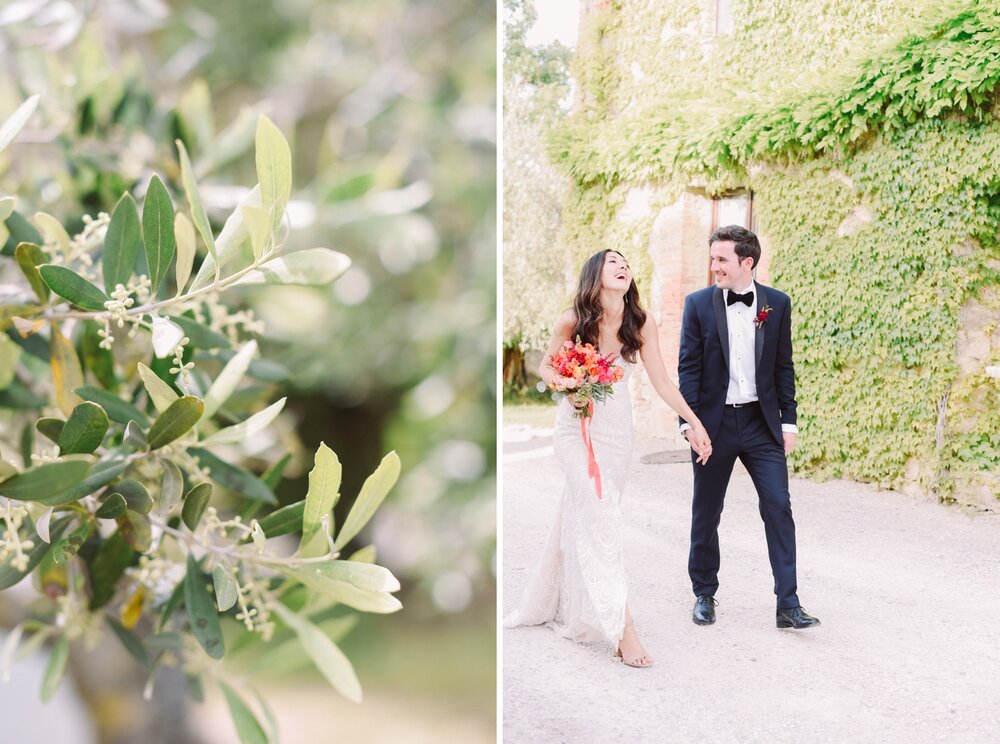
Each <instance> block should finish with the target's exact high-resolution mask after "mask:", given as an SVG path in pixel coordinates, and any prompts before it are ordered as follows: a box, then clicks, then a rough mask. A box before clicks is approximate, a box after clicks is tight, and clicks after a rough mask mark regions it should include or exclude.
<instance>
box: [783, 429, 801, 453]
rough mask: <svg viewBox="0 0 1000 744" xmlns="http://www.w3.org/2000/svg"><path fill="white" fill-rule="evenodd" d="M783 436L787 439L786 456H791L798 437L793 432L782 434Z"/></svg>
mask: <svg viewBox="0 0 1000 744" xmlns="http://www.w3.org/2000/svg"><path fill="white" fill-rule="evenodd" d="M781 435H782V436H783V437H784V439H785V455H786V456H787V455H790V454H791V453H792V450H793V449H795V437H796V436H798V435H797V434H795V432H791V431H785V432H782V434H781Z"/></svg>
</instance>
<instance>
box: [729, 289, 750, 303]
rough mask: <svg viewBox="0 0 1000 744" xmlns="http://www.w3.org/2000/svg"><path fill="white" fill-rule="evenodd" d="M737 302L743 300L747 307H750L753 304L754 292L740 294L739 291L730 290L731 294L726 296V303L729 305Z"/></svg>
mask: <svg viewBox="0 0 1000 744" xmlns="http://www.w3.org/2000/svg"><path fill="white" fill-rule="evenodd" d="M737 302H742V303H743V304H744V305H746V306H747V307H750V305H752V304H753V292H747V293H746V294H740V293H739V292H734V291H733V290H729V296H728V297H726V305H727V306H729V305H732V304H734V303H737Z"/></svg>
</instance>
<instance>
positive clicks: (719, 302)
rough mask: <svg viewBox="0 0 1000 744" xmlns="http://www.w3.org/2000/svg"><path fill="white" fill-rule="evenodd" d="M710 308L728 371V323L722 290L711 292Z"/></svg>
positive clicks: (716, 289)
mask: <svg viewBox="0 0 1000 744" xmlns="http://www.w3.org/2000/svg"><path fill="white" fill-rule="evenodd" d="M712 307H713V308H715V327H716V330H718V332H719V344H721V345H722V356H724V357H725V358H726V369H727V370H728V369H729V322H728V321H727V320H726V301H725V300H724V299H722V290H721V289H719V288H718V287H716V288H715V291H714V292H712Z"/></svg>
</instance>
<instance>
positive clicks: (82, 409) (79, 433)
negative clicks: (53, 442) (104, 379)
mask: <svg viewBox="0 0 1000 744" xmlns="http://www.w3.org/2000/svg"><path fill="white" fill-rule="evenodd" d="M108 426H109V422H108V414H106V413H105V412H104V409H103V408H101V407H100V406H99V405H97V404H96V403H91V402H90V401H84V402H83V403H81V404H80V405H78V406H77V407H76V408H74V409H73V413H71V414H70V416H69V419H67V420H66V425H65V426H63V428H62V431H61V432H60V433H59V454H60V456H61V455H74V454H84V455H89V454H90V453H92V452H93V451H94V450H96V449H97V448H98V447H100V446H101V442H102V441H103V440H104V435H105V434H107V433H108Z"/></svg>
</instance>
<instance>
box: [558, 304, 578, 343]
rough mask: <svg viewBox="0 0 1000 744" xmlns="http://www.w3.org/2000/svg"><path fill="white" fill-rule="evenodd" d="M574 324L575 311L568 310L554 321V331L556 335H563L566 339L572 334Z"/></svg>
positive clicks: (575, 319)
mask: <svg viewBox="0 0 1000 744" xmlns="http://www.w3.org/2000/svg"><path fill="white" fill-rule="evenodd" d="M576 322H577V318H576V310H574V309H573V308H570V309H569V310H567V311H566V312H564V313H563V314H562V315H560V316H559V319H558V320H557V321H556V327H555V330H556V332H557V333H563V334H565V335H566V337H567V338H568V337H569V334H570V333H572V332H573V329H574V328H576Z"/></svg>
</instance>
